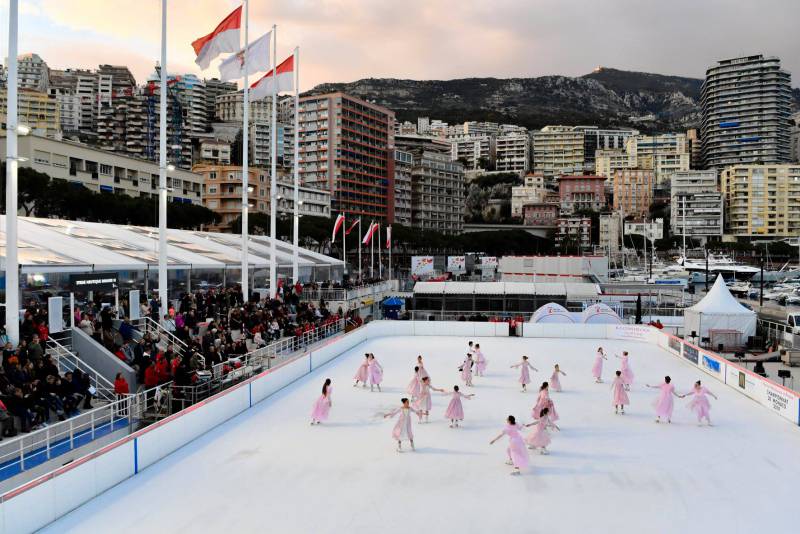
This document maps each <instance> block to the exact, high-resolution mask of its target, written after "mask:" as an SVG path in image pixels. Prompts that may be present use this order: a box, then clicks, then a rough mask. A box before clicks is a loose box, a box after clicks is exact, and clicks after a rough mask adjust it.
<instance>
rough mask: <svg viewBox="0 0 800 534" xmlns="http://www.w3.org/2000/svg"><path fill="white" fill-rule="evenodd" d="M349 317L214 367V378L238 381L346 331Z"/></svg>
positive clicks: (212, 372) (212, 374) (212, 371)
mask: <svg viewBox="0 0 800 534" xmlns="http://www.w3.org/2000/svg"><path fill="white" fill-rule="evenodd" d="M345 324H346V320H345V319H339V320H338V321H336V322H335V323H331V324H329V325H325V326H320V327H317V328H315V329H313V330H310V331H308V332H305V333H303V334H301V335H299V336H294V337H289V338H285V339H281V340H278V341H275V342H274V343H271V344H269V345H267V346H265V347H261V348H258V349H256V350H254V351H251V352H249V353H247V354H245V355H244V356H242V357H240V358H231V359H228V361H226V362H222V363H218V364H217V365H215V366H213V367H212V370H211V376H212V379H216V380H226V381H229V382H231V381H232V382H234V383H235V382H238V381H240V380H243V379H245V378H248V377H250V376H252V375H254V374H256V373H259V372H261V371H262V370H264V369H269V368H270V367H272V366H273V365H275V364H278V363H281V362H283V361H285V360H287V359H288V358H290V357H291V356H293V355H294V354H295V353H297V352H299V351H302V350H304V349H305V348H306V347H308V346H310V345H313V344H314V343H317V342H319V341H322V340H323V339H326V338H329V337H331V336H334V335H336V334H340V333H342V332H344V329H345Z"/></svg>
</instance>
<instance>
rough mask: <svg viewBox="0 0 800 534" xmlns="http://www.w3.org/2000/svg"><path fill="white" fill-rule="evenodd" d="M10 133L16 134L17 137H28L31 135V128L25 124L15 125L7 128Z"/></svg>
mask: <svg viewBox="0 0 800 534" xmlns="http://www.w3.org/2000/svg"><path fill="white" fill-rule="evenodd" d="M9 129H10V130H11V131H14V132H17V135H28V134H29V133H31V127H30V126H28V125H26V124H17V125H16V126H11V127H10V128H9Z"/></svg>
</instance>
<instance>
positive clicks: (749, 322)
mask: <svg viewBox="0 0 800 534" xmlns="http://www.w3.org/2000/svg"><path fill="white" fill-rule="evenodd" d="M756 318H757V317H756V313H755V312H754V311H752V310H748V309H747V308H745V307H744V306H742V305H741V304H740V303H739V301H738V300H736V299H735V298H734V297H733V295H731V292H730V291H729V290H728V286H726V285H725V281H724V280H723V279H722V276H721V275H720V276H718V277H717V280H716V282H714V286H713V287H712V288H711V289H710V290H709V292H708V294H706V296H705V297H703V300H701V301H700V302H698V303H697V304H695V305H694V306H692V307H691V308H687V310H686V312H685V313H684V319H683V331H684V336H685V337H687V339H688V338H689V337H690V336H691V335H692V332H695V335H696V336H697V337H699V338H704V337H705V338H711V337H713V336H712V334H713V332H712V331H717V332H720V333H721V332H725V331H727V332H738V333H739V334H740V340H739V341H740V343H743V342H744V341H746V340H747V338H748V337H749V336H753V335H755V333H756ZM712 342H713V340H712Z"/></svg>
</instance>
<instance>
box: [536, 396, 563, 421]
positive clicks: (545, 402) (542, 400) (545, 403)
mask: <svg viewBox="0 0 800 534" xmlns="http://www.w3.org/2000/svg"><path fill="white" fill-rule="evenodd" d="M545 408H548V409H549V410H550V413H549V419H550V420H551V421H558V419H559V418H558V412H557V411H556V405H555V404H554V403H553V401H552V399H550V393H548V391H547V390H546V389H543V390H541V391H540V392H539V398H538V399H536V405H535V406H534V407H533V409H532V410H531V417H533V418H534V419H539V414H540V413H542V410H543V409H545Z"/></svg>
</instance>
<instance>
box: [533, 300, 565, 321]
mask: <svg viewBox="0 0 800 534" xmlns="http://www.w3.org/2000/svg"><path fill="white" fill-rule="evenodd" d="M530 322H531V323H548V324H564V323H568V324H571V323H574V322H575V320H574V319H573V317H572V314H571V313H570V312H569V311H568V310H567V309H566V308H565V307H564V306H562V305H561V304H556V303H555V302H551V303H549V304H545V305H544V306H541V307H539V309H538V310H536V311H535V312H534V313H533V315H532V316H531V320H530Z"/></svg>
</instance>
